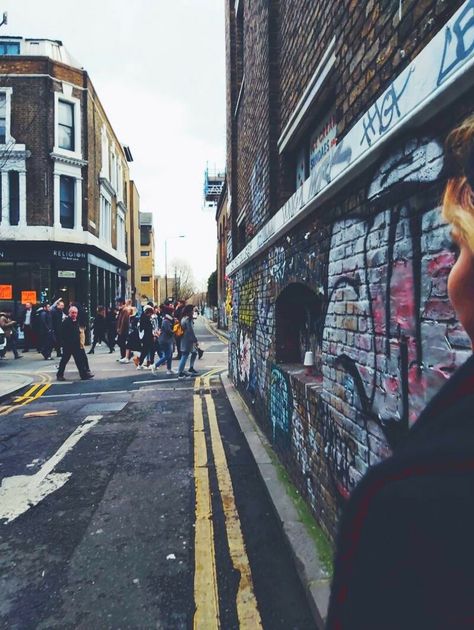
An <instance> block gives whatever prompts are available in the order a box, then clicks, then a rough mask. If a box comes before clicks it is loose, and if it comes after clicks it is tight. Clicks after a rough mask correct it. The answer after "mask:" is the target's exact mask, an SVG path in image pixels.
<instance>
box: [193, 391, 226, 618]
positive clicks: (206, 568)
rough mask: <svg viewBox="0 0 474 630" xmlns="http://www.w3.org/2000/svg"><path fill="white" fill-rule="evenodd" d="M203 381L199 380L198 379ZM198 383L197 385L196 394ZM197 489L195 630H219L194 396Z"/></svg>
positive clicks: (203, 452)
mask: <svg viewBox="0 0 474 630" xmlns="http://www.w3.org/2000/svg"><path fill="white" fill-rule="evenodd" d="M199 381H200V379H199ZM198 388H199V383H197V382H196V384H195V391H197V389H198ZM194 486H195V492H196V507H195V510H196V522H195V532H194V603H195V606H196V610H195V612H194V628H195V630H203V629H204V628H206V630H208V629H209V630H214V629H216V630H217V629H219V628H220V619H219V595H218V588H217V573H216V557H215V549H214V525H213V522H212V506H211V491H210V486H209V471H208V468H207V447H206V439H205V434H204V418H203V413H202V399H201V397H200V396H199V395H198V394H194Z"/></svg>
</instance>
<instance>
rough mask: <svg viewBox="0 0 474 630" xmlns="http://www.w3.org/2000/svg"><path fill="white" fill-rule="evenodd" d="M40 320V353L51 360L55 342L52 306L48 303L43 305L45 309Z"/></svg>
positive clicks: (40, 314) (40, 315)
mask: <svg viewBox="0 0 474 630" xmlns="http://www.w3.org/2000/svg"><path fill="white" fill-rule="evenodd" d="M39 318H40V325H39V334H40V352H41V354H42V355H43V357H44V358H45V359H46V360H51V359H52V356H51V352H52V350H53V348H54V342H55V341H54V330H53V318H52V315H51V306H50V305H49V304H48V303H47V302H45V303H44V304H43V309H42V311H41V312H40V313H39Z"/></svg>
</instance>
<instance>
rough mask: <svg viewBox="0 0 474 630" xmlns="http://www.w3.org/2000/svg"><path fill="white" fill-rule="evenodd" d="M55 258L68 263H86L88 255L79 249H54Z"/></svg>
mask: <svg viewBox="0 0 474 630" xmlns="http://www.w3.org/2000/svg"><path fill="white" fill-rule="evenodd" d="M53 258H59V259H60V260H65V261H67V262H85V261H86V260H87V254H86V252H80V251H78V250H77V249H70V248H61V249H59V248H55V249H53Z"/></svg>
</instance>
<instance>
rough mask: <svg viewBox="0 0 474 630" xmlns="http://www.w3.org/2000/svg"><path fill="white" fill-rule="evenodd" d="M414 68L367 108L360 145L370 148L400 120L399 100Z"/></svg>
mask: <svg viewBox="0 0 474 630" xmlns="http://www.w3.org/2000/svg"><path fill="white" fill-rule="evenodd" d="M413 72H414V68H413V67H410V68H408V69H407V71H406V72H405V73H403V74H402V76H401V77H399V79H398V80H397V81H394V82H393V83H392V85H391V86H390V87H389V88H388V90H387V91H386V92H385V94H384V95H383V97H382V98H381V99H379V100H377V101H375V103H374V104H373V105H372V107H370V108H369V110H368V111H367V113H366V114H365V116H364V118H363V119H362V125H363V135H362V138H361V141H360V144H361V145H364V144H367V146H369V147H370V146H372V143H373V142H374V140H375V139H377V138H379V137H380V136H382V135H383V134H384V133H385V132H386V131H387V130H388V129H390V127H391V126H392V125H393V124H394V123H395V122H396V121H397V120H399V119H400V117H401V115H402V113H401V111H400V99H401V98H402V96H403V95H404V94H405V92H406V90H407V88H408V85H409V83H410V79H411V76H412V74H413Z"/></svg>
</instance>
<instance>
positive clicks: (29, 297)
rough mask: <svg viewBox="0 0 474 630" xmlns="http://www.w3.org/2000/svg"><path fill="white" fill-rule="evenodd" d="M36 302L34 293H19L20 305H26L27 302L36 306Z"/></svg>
mask: <svg viewBox="0 0 474 630" xmlns="http://www.w3.org/2000/svg"><path fill="white" fill-rule="evenodd" d="M37 301H38V300H37V299H36V291H22V292H21V303H22V304H26V303H27V302H31V303H32V304H36V302H37Z"/></svg>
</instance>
